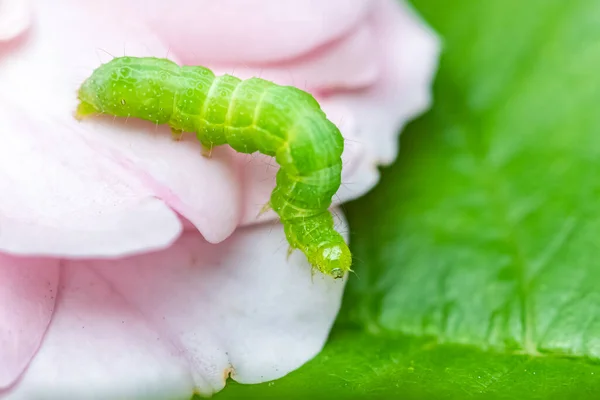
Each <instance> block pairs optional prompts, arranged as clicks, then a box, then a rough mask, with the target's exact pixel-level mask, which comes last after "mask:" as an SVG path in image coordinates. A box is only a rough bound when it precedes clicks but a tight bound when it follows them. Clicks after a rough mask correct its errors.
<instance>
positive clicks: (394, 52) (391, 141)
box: [329, 0, 440, 165]
mask: <svg viewBox="0 0 600 400" xmlns="http://www.w3.org/2000/svg"><path fill="white" fill-rule="evenodd" d="M375 5H376V6H375V7H374V10H373V14H372V16H371V19H370V20H368V21H366V22H365V23H368V24H370V26H372V28H373V30H374V35H375V37H376V38H377V40H376V41H375V42H374V43H373V45H374V46H377V48H378V54H379V59H380V65H381V66H382V68H381V70H380V71H381V74H380V77H379V80H378V81H377V83H376V84H374V85H371V86H370V87H368V88H365V89H360V90H356V91H349V92H345V91H342V92H340V93H333V94H332V96H331V97H330V98H329V100H330V101H332V102H337V103H339V104H340V105H342V106H345V107H347V108H348V109H349V110H350V112H351V113H352V114H353V115H354V117H355V119H356V121H357V129H356V133H357V137H358V140H359V141H361V142H362V143H364V144H365V145H366V146H367V147H368V149H369V151H368V152H367V154H369V156H370V157H372V162H373V163H376V164H379V165H387V164H390V163H391V162H393V161H394V160H395V159H396V156H397V154H398V136H399V133H400V129H402V128H403V126H404V125H405V124H406V123H407V122H408V121H409V120H411V119H413V118H415V117H417V116H418V115H419V114H421V113H422V112H423V111H425V110H426V109H427V108H429V106H430V103H431V82H432V80H433V76H434V73H435V71H436V69H437V62H438V56H439V52H440V43H439V39H438V37H437V36H436V35H435V34H434V33H433V32H432V31H431V30H430V29H429V28H428V27H427V25H425V23H424V22H423V21H421V19H420V18H419V17H418V16H417V15H416V14H415V13H414V12H413V10H412V9H410V7H409V6H408V5H407V4H406V3H405V2H398V1H396V0H377V2H376V4H375Z"/></svg>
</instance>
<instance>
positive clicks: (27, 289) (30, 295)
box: [0, 223, 59, 396]
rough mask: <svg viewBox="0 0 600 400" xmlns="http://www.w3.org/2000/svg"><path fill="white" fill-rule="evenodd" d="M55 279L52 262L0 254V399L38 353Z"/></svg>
mask: <svg viewBox="0 0 600 400" xmlns="http://www.w3.org/2000/svg"><path fill="white" fill-rule="evenodd" d="M0 226H2V224H1V223H0ZM58 280H59V267H58V261H56V260H43V259H20V258H16V257H12V256H8V255H4V254H1V253H0V396H1V395H2V392H3V391H4V390H5V389H7V388H8V387H9V386H11V385H12V384H14V383H15V381H16V380H17V379H18V378H19V377H20V376H21V374H22V373H23V371H24V370H25V368H26V367H27V365H28V364H29V362H30V361H31V359H32V358H33V356H34V355H35V354H36V352H37V351H38V348H39V346H40V343H41V342H42V339H43V338H44V334H45V333H46V329H47V328H48V324H49V323H50V320H51V319H52V314H53V312H54V309H55V303H56V298H57V293H58Z"/></svg>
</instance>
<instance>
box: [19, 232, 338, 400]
mask: <svg viewBox="0 0 600 400" xmlns="http://www.w3.org/2000/svg"><path fill="white" fill-rule="evenodd" d="M339 229H340V230H341V231H346V230H347V228H346V225H345V221H342V223H341V224H340V226H339ZM63 265H64V269H63V279H62V284H61V291H60V295H59V303H58V304H57V311H56V315H55V317H54V320H53V323H52V325H51V328H50V330H49V332H48V334H47V336H46V339H45V341H44V345H43V347H42V349H41V350H40V352H39V353H38V355H37V356H36V358H35V360H34V361H33V362H32V364H31V366H30V368H29V369H28V371H27V372H26V374H25V376H24V377H23V379H22V381H21V382H20V384H19V385H18V386H16V387H15V388H14V389H13V391H12V392H10V393H9V395H8V397H7V399H8V400H29V399H41V398H48V396H53V397H52V398H77V399H82V398H85V399H99V400H100V399H108V398H127V399H128V400H135V399H147V398H149V397H148V396H150V395H153V396H155V398H182V399H186V398H189V397H190V396H191V393H192V389H193V388H195V390H196V391H198V392H200V393H202V394H205V395H208V394H211V393H214V392H216V391H218V390H220V389H222V388H223V387H224V385H225V382H226V379H227V378H228V377H229V376H230V375H231V376H232V377H233V379H235V380H237V381H239V382H244V383H253V382H262V381H265V380H271V379H276V378H279V377H281V376H283V375H285V374H287V373H288V372H290V371H292V370H294V369H296V368H298V367H299V366H300V365H302V364H303V363H305V362H306V361H308V360H310V359H311V358H312V357H314V356H315V355H316V354H317V353H318V352H319V351H320V349H321V348H322V346H323V344H324V343H325V340H326V338H327V335H328V333H329V330H330V328H331V325H332V324H333V321H334V318H335V315H336V314H337V312H338V310H339V307H340V303H341V296H342V293H343V288H344V284H345V282H344V281H343V280H334V279H332V278H329V277H325V276H322V275H320V274H315V275H314V276H312V273H311V268H310V266H309V265H308V264H307V261H306V258H305V257H304V255H303V254H302V253H300V252H296V253H294V254H293V255H292V257H291V258H290V259H289V261H288V260H286V245H285V236H284V233H283V229H282V228H281V226H280V225H276V226H270V225H262V226H257V227H255V228H252V229H240V230H237V231H236V233H234V234H233V235H232V236H231V237H230V238H229V239H227V240H226V241H225V242H223V243H220V244H218V245H212V244H209V243H207V242H206V241H205V240H204V239H202V237H201V236H200V235H199V234H198V233H197V232H186V233H185V234H184V235H183V236H182V237H181V238H180V240H178V241H177V242H176V243H175V244H174V245H173V246H172V247H171V248H169V249H167V250H162V251H159V252H155V253H148V254H145V255H140V256H132V257H128V258H125V259H120V260H116V261H109V260H104V261H100V260H95V261H65V262H64V263H63Z"/></svg>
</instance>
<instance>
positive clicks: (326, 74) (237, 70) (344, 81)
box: [205, 24, 379, 94]
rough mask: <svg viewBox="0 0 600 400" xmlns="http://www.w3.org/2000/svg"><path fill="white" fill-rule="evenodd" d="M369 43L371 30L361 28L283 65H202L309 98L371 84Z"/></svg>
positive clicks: (375, 73)
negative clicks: (298, 91) (306, 93)
mask: <svg viewBox="0 0 600 400" xmlns="http://www.w3.org/2000/svg"><path fill="white" fill-rule="evenodd" d="M373 40H374V37H373V32H372V29H371V27H370V26H368V25H364V24H363V25H359V26H358V27H357V29H354V30H352V31H351V32H349V33H348V34H347V35H345V36H343V37H341V38H339V39H338V40H336V41H334V42H331V43H328V44H327V45H324V46H321V47H319V48H316V49H313V50H312V51H311V52H308V53H305V54H302V55H300V56H298V57H294V58H291V59H287V60H284V61H279V62H265V63H255V64H252V65H248V64H246V63H244V62H236V63H233V65H231V64H223V63H221V62H219V61H218V60H206V61H205V64H206V66H208V67H210V68H212V69H213V70H214V71H215V73H216V74H232V75H235V76H237V77H239V78H241V79H248V78H252V77H255V76H259V77H261V78H263V79H267V80H270V81H273V82H275V83H277V84H279V85H291V86H296V87H299V88H301V89H303V90H306V91H309V92H312V93H313V94H318V92H319V91H332V90H334V89H338V88H344V90H348V89H358V88H363V87H366V86H368V85H370V84H372V83H375V81H376V80H377V79H378V77H379V60H378V58H377V56H378V53H377V49H376V48H374V47H373V45H372V43H373Z"/></svg>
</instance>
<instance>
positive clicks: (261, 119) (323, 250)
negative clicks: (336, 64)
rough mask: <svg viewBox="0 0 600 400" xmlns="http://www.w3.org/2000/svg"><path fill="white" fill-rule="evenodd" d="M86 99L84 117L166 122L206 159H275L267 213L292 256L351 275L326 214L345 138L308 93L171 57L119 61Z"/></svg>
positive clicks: (102, 71) (89, 84) (101, 73)
mask: <svg viewBox="0 0 600 400" xmlns="http://www.w3.org/2000/svg"><path fill="white" fill-rule="evenodd" d="M78 98H79V101H80V103H79V106H78V108H77V113H76V114H77V116H78V118H82V117H84V116H87V115H92V114H109V115H114V116H116V117H126V118H130V117H134V118H140V119H143V120H147V121H152V122H154V123H156V124H158V125H160V124H168V125H169V126H170V127H171V129H172V131H173V135H174V137H177V136H178V135H181V134H182V133H183V132H193V133H195V134H196V136H197V138H198V140H199V141H200V142H201V143H202V146H203V148H205V149H208V151H210V149H212V148H213V147H215V146H221V145H229V146H231V147H232V148H233V149H234V150H236V151H238V152H242V153H254V152H257V151H258V152H260V153H262V154H265V155H269V156H273V157H274V158H275V160H276V161H277V163H278V164H279V165H280V169H279V171H278V173H277V178H276V180H277V185H276V187H275V189H274V190H273V192H272V194H271V198H270V201H269V206H270V207H271V208H272V209H273V210H274V211H275V212H276V213H277V214H278V215H279V217H280V219H281V222H282V224H283V226H284V230H285V235H286V238H287V240H288V242H289V244H290V248H291V249H300V250H301V251H302V252H303V253H304V254H305V255H306V257H307V259H308V261H309V262H310V263H311V265H312V266H313V267H314V268H316V269H318V270H319V271H321V272H323V273H325V274H328V275H331V276H333V277H335V278H341V277H343V276H344V275H345V273H346V272H348V271H350V266H351V263H352V256H351V254H350V250H349V249H348V247H347V245H346V243H345V241H344V239H343V237H342V236H341V235H340V234H339V233H338V232H337V231H336V230H335V229H334V221H333V216H332V215H331V213H330V212H329V211H328V209H329V207H330V206H331V203H332V197H333V196H334V195H335V193H336V192H337V190H338V188H339V186H340V184H341V170H342V161H341V155H342V152H343V149H344V140H343V137H342V135H341V133H340V131H339V130H338V128H337V127H336V126H335V125H334V124H333V123H332V122H330V121H329V120H328V119H327V117H326V115H325V113H324V112H323V111H322V110H321V108H320V106H319V104H318V102H317V101H316V100H315V99H314V98H313V97H312V96H311V95H310V94H308V93H306V92H304V91H302V90H300V89H297V88H294V87H290V86H279V85H276V84H275V83H273V82H270V81H266V80H264V79H260V78H251V79H247V80H240V79H238V78H236V77H234V76H231V75H222V76H215V75H214V73H213V72H212V71H210V70H209V69H208V68H205V67H201V66H181V67H180V66H179V65H177V64H175V63H174V62H172V61H170V60H167V59H159V58H153V57H147V58H137V57H119V58H115V59H113V60H112V61H110V62H109V63H106V64H104V65H102V66H100V67H99V68H98V69H96V70H95V71H94V72H93V74H92V75H91V76H90V77H89V78H88V79H87V80H86V81H85V82H84V83H83V84H82V85H81V87H80V89H79V92H78Z"/></svg>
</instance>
